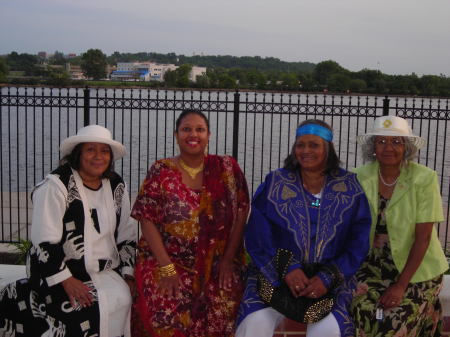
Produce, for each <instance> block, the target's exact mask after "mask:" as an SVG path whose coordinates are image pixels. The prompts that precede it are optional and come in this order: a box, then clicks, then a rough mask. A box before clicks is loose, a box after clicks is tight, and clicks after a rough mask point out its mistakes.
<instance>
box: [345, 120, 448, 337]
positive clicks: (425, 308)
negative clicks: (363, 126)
mask: <svg viewBox="0 0 450 337" xmlns="http://www.w3.org/2000/svg"><path fill="white" fill-rule="evenodd" d="M358 142H359V143H360V144H361V145H362V148H363V155H364V157H365V159H367V160H369V161H370V163H369V164H367V165H364V166H362V167H359V168H357V169H356V170H355V172H356V173H357V175H358V180H359V181H360V183H361V185H362V187H363V189H364V191H365V193H366V195H367V198H368V199H369V204H370V209H371V213H372V230H371V249H370V252H369V255H368V256H367V258H366V260H365V262H364V263H363V265H362V267H361V268H360V270H359V271H358V273H357V279H358V286H357V291H356V294H355V297H354V300H353V308H352V310H353V317H354V320H355V324H356V327H357V330H358V333H359V335H360V336H394V335H396V334H397V333H401V335H402V336H411V337H413V336H420V337H426V336H435V333H436V332H439V329H440V325H441V323H440V321H441V320H440V318H441V316H442V315H441V314H442V309H441V305H440V303H439V298H438V294H439V291H440V289H441V284H442V274H443V273H444V272H445V271H446V270H447V269H448V263H447V260H446V258H445V255H444V252H443V250H442V248H441V244H440V242H439V239H438V237H437V234H436V229H435V228H434V223H436V222H439V221H443V220H444V216H443V211H442V201H441V195H440V193H439V185H438V180H437V175H436V172H435V171H433V170H431V169H429V168H427V167H425V166H423V165H420V164H418V163H415V162H413V161H411V159H412V158H414V156H415V155H416V154H417V151H418V150H419V149H420V148H421V147H422V146H423V145H424V143H425V141H424V139H423V138H421V137H418V136H415V135H414V134H413V133H412V131H411V128H410V127H409V125H408V123H407V121H406V120H404V119H403V118H400V117H395V116H383V117H379V118H377V119H376V120H375V123H374V130H373V132H371V133H367V134H365V135H362V136H359V137H358Z"/></svg>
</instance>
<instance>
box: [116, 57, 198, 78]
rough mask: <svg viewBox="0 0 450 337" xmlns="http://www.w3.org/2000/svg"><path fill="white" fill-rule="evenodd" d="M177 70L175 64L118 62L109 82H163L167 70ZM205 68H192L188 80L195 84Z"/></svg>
mask: <svg viewBox="0 0 450 337" xmlns="http://www.w3.org/2000/svg"><path fill="white" fill-rule="evenodd" d="M177 68H178V66H176V65H175V64H159V63H154V62H118V63H117V70H115V71H113V72H112V73H111V80H117V81H163V80H164V75H165V74H166V72H167V71H168V70H171V71H174V70H176V69H177ZM205 73H206V68H205V67H197V66H193V67H192V71H191V73H190V74H189V80H191V81H193V82H195V81H196V78H197V76H199V75H202V74H205Z"/></svg>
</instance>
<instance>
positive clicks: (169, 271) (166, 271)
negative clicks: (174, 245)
mask: <svg viewBox="0 0 450 337" xmlns="http://www.w3.org/2000/svg"><path fill="white" fill-rule="evenodd" d="M158 270H159V276H160V277H170V276H173V275H176V274H177V270H176V269H175V265H174V264H173V263H170V264H168V265H165V266H162V267H159V268H158Z"/></svg>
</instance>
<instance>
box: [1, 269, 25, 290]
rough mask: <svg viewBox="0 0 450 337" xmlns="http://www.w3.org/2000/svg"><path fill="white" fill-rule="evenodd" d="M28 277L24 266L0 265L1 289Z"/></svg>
mask: <svg viewBox="0 0 450 337" xmlns="http://www.w3.org/2000/svg"><path fill="white" fill-rule="evenodd" d="M25 277H27V273H26V267H25V266H24V265H15V264H2V265H0V288H3V287H4V286H6V285H7V284H8V283H11V282H14V281H16V280H20V279H21V278H25Z"/></svg>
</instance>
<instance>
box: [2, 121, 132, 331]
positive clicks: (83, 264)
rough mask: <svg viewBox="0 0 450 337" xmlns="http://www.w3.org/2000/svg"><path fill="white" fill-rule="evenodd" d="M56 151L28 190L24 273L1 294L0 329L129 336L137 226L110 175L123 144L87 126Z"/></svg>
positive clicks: (124, 193) (115, 176)
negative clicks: (52, 166) (54, 164)
mask: <svg viewBox="0 0 450 337" xmlns="http://www.w3.org/2000/svg"><path fill="white" fill-rule="evenodd" d="M60 152H61V155H62V157H63V159H62V160H61V163H62V164H61V166H59V167H58V168H57V169H56V170H54V171H53V172H51V173H50V174H49V175H47V177H46V178H45V179H44V181H42V182H41V183H40V184H38V185H37V186H36V188H35V190H34V192H33V195H32V200H33V218H32V227H31V240H32V243H33V246H32V248H31V251H30V260H29V262H30V275H29V279H24V280H20V281H18V282H16V283H12V284H10V285H8V286H7V287H6V288H5V289H4V290H3V291H2V293H1V294H0V300H1V303H0V309H1V310H0V325H1V324H4V326H3V329H4V330H6V331H8V332H10V333H11V334H12V335H14V334H15V336H30V337H31V336H33V337H36V336H58V337H63V336H73V337H80V336H99V337H119V336H130V324H129V322H130V308H131V291H132V288H133V287H134V283H133V271H134V270H133V267H134V250H135V239H136V229H137V227H136V225H135V224H132V223H130V222H129V219H130V217H129V215H130V201H129V197H128V193H127V190H126V187H125V183H124V181H123V180H122V178H121V177H120V176H119V175H118V174H117V173H115V172H114V171H113V164H114V161H115V160H117V159H120V158H122V157H123V156H124V155H125V154H126V150H125V147H124V146H123V145H122V144H121V143H119V142H117V141H115V140H113V139H112V136H111V133H110V131H109V130H108V129H106V128H104V127H102V126H99V125H89V126H86V127H84V128H82V129H80V130H79V131H78V133H77V134H76V135H74V136H72V137H69V138H67V139H65V140H64V141H63V142H62V143H61V146H60ZM1 329H2V327H1V326H0V331H1Z"/></svg>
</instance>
